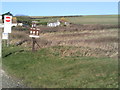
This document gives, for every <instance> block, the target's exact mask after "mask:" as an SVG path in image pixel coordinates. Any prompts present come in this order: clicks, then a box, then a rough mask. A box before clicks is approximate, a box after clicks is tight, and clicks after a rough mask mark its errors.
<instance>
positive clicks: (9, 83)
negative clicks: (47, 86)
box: [0, 69, 25, 88]
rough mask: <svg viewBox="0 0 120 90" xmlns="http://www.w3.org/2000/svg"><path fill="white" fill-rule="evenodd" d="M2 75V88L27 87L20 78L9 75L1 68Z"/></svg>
mask: <svg viewBox="0 0 120 90" xmlns="http://www.w3.org/2000/svg"><path fill="white" fill-rule="evenodd" d="M0 75H1V76H2V80H1V81H2V83H1V84H2V85H0V86H2V88H25V86H24V85H23V84H22V83H21V81H19V80H15V79H13V78H12V77H10V76H8V75H7V74H6V72H5V71H4V70H2V69H1V70H0Z"/></svg>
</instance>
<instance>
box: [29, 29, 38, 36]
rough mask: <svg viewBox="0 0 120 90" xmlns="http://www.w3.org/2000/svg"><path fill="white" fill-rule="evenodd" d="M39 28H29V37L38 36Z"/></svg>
mask: <svg viewBox="0 0 120 90" xmlns="http://www.w3.org/2000/svg"><path fill="white" fill-rule="evenodd" d="M39 30H40V29H38V28H30V35H29V37H34V38H39Z"/></svg>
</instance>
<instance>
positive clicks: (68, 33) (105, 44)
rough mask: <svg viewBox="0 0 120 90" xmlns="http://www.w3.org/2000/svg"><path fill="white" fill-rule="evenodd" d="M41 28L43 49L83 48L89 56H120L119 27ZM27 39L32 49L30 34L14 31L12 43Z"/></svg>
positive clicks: (75, 26) (39, 40) (26, 44)
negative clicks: (52, 47) (119, 52)
mask: <svg viewBox="0 0 120 90" xmlns="http://www.w3.org/2000/svg"><path fill="white" fill-rule="evenodd" d="M38 28H40V30H41V31H40V38H39V39H37V41H38V43H39V45H40V46H41V48H45V47H51V46H75V47H81V49H82V50H81V51H82V53H86V52H87V54H85V56H86V55H88V56H97V57H98V56H101V57H103V56H107V57H115V58H117V56H118V30H117V25H75V24H72V25H70V26H60V27H54V28H51V27H45V26H41V27H38ZM24 39H27V40H28V42H26V43H24V44H23V45H24V46H25V47H31V45H32V43H31V42H32V41H31V38H29V33H28V32H26V33H25V32H21V31H14V32H13V33H12V35H11V43H12V44H15V43H16V42H19V41H21V40H24ZM82 47H83V48H82ZM68 53H69V51H68Z"/></svg>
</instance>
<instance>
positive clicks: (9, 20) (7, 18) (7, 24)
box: [4, 15, 12, 33]
mask: <svg viewBox="0 0 120 90" xmlns="http://www.w3.org/2000/svg"><path fill="white" fill-rule="evenodd" d="M11 26H12V16H8V15H5V16H4V33H11Z"/></svg>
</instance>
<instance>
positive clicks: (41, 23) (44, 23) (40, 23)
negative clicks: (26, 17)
mask: <svg viewBox="0 0 120 90" xmlns="http://www.w3.org/2000/svg"><path fill="white" fill-rule="evenodd" d="M37 25H47V22H39V23H38V24H37Z"/></svg>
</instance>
